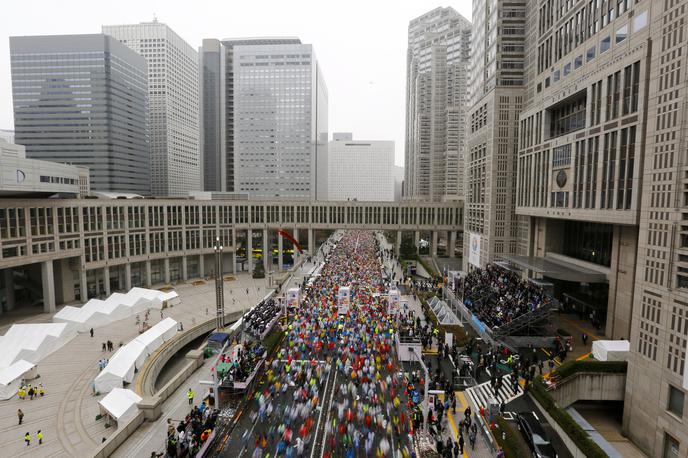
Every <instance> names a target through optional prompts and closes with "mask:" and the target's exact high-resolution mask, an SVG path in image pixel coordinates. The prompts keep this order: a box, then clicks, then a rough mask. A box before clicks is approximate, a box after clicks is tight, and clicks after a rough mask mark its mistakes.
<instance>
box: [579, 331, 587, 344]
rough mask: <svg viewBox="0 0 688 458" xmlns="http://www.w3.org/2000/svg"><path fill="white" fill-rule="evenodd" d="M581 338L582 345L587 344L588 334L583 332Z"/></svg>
mask: <svg viewBox="0 0 688 458" xmlns="http://www.w3.org/2000/svg"><path fill="white" fill-rule="evenodd" d="M581 338H582V340H583V345H587V344H588V335H587V334H586V333H583V335H582V336H581Z"/></svg>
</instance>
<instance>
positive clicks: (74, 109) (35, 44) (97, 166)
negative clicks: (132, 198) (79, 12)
mask: <svg viewBox="0 0 688 458" xmlns="http://www.w3.org/2000/svg"><path fill="white" fill-rule="evenodd" d="M10 61H11V65H12V96H13V102H14V127H15V141H16V143H18V144H21V145H24V146H26V156H27V157H28V158H33V159H44V160H50V161H54V162H67V163H71V164H75V165H84V166H86V167H88V168H89V170H90V173H91V189H92V190H94V191H122V192H132V193H139V194H150V148H149V129H148V87H147V67H146V60H145V59H144V58H143V57H142V56H140V55H138V54H137V53H135V52H134V51H132V50H131V49H129V48H127V47H125V46H124V45H122V44H121V43H119V42H118V41H117V40H115V39H114V38H112V37H109V36H107V35H100V34H96V35H55V36H30V37H10Z"/></svg>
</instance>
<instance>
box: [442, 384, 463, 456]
mask: <svg viewBox="0 0 688 458" xmlns="http://www.w3.org/2000/svg"><path fill="white" fill-rule="evenodd" d="M454 395H455V396H456V397H457V399H458V401H459V402H460V403H461V407H463V410H466V407H467V405H468V404H467V403H466V398H465V397H464V395H463V393H462V392H461V391H455V392H454ZM442 397H444V396H442ZM447 417H448V418H449V424H450V425H451V427H452V429H453V430H454V440H456V441H458V440H459V430H458V428H457V427H456V423H454V415H453V414H450V413H449V412H447ZM463 457H464V458H468V450H467V448H466V444H465V443H464V447H463Z"/></svg>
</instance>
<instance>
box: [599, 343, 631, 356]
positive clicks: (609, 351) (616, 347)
mask: <svg viewBox="0 0 688 458" xmlns="http://www.w3.org/2000/svg"><path fill="white" fill-rule="evenodd" d="M630 349H631V343H630V342H629V341H628V340H595V341H594V342H593V343H592V355H593V356H594V357H595V359H596V360H598V361H626V360H627V359H628V352H629V351H630Z"/></svg>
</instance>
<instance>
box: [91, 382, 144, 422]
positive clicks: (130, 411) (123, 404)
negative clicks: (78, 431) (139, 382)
mask: <svg viewBox="0 0 688 458" xmlns="http://www.w3.org/2000/svg"><path fill="white" fill-rule="evenodd" d="M139 402H141V396H139V395H138V394H136V393H134V392H133V391H132V390H125V389H122V388H115V389H113V390H112V391H111V392H110V393H108V395H107V396H105V397H104V398H103V399H101V400H100V401H98V404H99V405H100V411H101V413H103V414H105V415H108V416H110V417H111V418H112V419H114V420H115V421H116V422H117V423H119V424H124V423H126V422H127V421H129V420H131V419H132V418H133V417H134V416H136V413H137V412H138V410H139V409H138V406H137V404H138V403H139Z"/></svg>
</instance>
